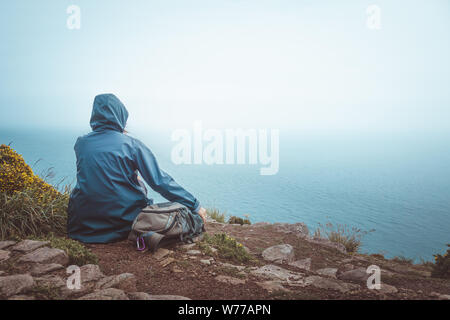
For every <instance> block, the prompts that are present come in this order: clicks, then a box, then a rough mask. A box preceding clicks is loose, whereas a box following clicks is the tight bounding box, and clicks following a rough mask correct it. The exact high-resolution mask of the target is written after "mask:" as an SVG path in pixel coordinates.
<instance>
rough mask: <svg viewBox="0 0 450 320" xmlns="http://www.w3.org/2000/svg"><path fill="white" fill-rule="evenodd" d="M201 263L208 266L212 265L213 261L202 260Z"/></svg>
mask: <svg viewBox="0 0 450 320" xmlns="http://www.w3.org/2000/svg"><path fill="white" fill-rule="evenodd" d="M200 263H203V264H206V265H207V266H209V265H211V260H205V259H203V260H200Z"/></svg>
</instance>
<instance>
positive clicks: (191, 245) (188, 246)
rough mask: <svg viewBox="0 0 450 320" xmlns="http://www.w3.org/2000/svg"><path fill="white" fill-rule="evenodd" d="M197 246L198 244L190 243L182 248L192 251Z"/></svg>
mask: <svg viewBox="0 0 450 320" xmlns="http://www.w3.org/2000/svg"><path fill="white" fill-rule="evenodd" d="M196 245H197V244H195V243H188V244H183V245H181V246H180V248H181V249H184V250H190V249H192V248H194V247H195V246H196Z"/></svg>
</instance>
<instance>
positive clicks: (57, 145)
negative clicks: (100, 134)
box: [0, 129, 450, 262]
mask: <svg viewBox="0 0 450 320" xmlns="http://www.w3.org/2000/svg"><path fill="white" fill-rule="evenodd" d="M87 132H88V131H85V132H83V131H82V130H79V131H77V130H68V131H63V130H58V131H57V130H50V129H45V130H44V129H42V130H38V129H28V130H27V129H0V143H5V144H8V143H10V142H11V146H12V147H13V148H14V149H15V150H16V151H17V152H19V153H20V154H22V155H23V156H24V158H25V160H26V162H27V163H29V164H30V165H32V166H33V169H34V170H35V172H36V173H40V174H43V173H44V172H45V171H46V170H47V169H49V168H51V170H52V171H53V173H54V177H53V178H51V179H50V182H52V183H54V184H57V183H58V182H60V181H61V179H64V180H63V182H62V185H64V184H72V185H74V184H75V181H76V164H75V154H74V151H73V145H74V143H75V141H76V138H77V136H79V135H81V134H84V133H87ZM131 134H132V135H133V136H135V137H137V138H139V139H140V140H142V141H143V142H144V143H146V144H147V145H148V146H149V147H150V149H152V151H153V152H154V153H155V155H156V157H157V159H158V161H159V164H160V166H161V167H162V168H163V169H164V170H166V171H167V172H168V173H170V174H171V175H172V176H173V177H174V178H175V180H176V181H178V182H179V183H180V184H181V185H182V186H184V187H185V188H186V189H187V190H189V191H190V192H191V193H193V194H194V195H195V196H196V197H197V198H198V199H199V200H200V201H201V203H202V205H203V206H205V207H215V208H218V209H219V210H221V211H223V212H226V213H227V214H229V215H236V216H241V217H243V216H244V215H249V217H250V220H251V221H252V222H259V221H267V222H292V223H293V222H304V223H306V224H307V226H308V227H309V229H310V232H311V233H312V232H313V231H314V229H315V228H316V227H317V226H318V223H322V224H325V223H327V222H331V223H333V224H337V223H341V224H346V225H348V226H349V227H353V226H354V227H357V228H360V229H362V230H370V229H375V231H374V232H371V233H369V234H368V235H367V236H365V237H364V238H363V246H362V249H361V251H362V252H365V253H367V252H368V253H382V254H385V255H386V256H387V257H394V256H405V257H408V258H412V259H414V260H415V261H416V262H419V260H420V259H421V258H422V259H425V260H431V259H432V255H433V254H435V253H442V252H444V251H445V249H446V244H447V243H450V237H449V234H450V233H449V231H450V179H449V178H450V148H449V135H448V134H447V135H440V134H437V133H436V134H434V135H431V134H429V135H426V134H414V135H412V134H408V135H406V134H403V135H402V134H398V135H388V134H385V135H377V134H371V135H370V134H367V135H348V136H346V135H341V136H339V135H329V136H317V135H302V134H294V133H292V132H285V131H283V130H280V158H279V161H280V165H279V172H278V173H277V174H276V175H272V176H261V175H260V174H259V169H260V167H261V166H260V165H206V164H202V165H175V164H173V163H172V161H171V158H170V154H171V149H172V147H173V146H174V145H175V142H172V141H171V136H170V132H158V133H151V132H150V131H143V132H131ZM149 197H151V198H154V199H155V201H163V199H162V198H161V197H160V196H159V195H157V194H155V193H154V192H152V191H149Z"/></svg>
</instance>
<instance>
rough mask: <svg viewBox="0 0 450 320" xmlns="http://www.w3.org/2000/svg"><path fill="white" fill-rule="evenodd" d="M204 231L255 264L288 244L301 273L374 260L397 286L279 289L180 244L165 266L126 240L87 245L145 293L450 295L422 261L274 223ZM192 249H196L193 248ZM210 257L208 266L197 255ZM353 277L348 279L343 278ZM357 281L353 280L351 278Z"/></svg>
mask: <svg viewBox="0 0 450 320" xmlns="http://www.w3.org/2000/svg"><path fill="white" fill-rule="evenodd" d="M206 229H207V233H208V234H214V233H221V232H225V233H227V234H228V235H230V236H232V237H234V238H236V240H238V241H239V242H241V243H242V244H243V245H244V246H245V247H247V248H248V249H249V251H250V253H251V254H252V255H254V257H255V258H256V262H252V263H251V264H250V265H246V267H247V268H246V269H245V270H248V268H249V267H258V266H262V265H265V264H273V263H269V262H265V261H264V260H263V258H262V256H261V253H262V251H263V250H264V249H266V248H268V247H270V246H273V245H277V244H290V245H292V246H293V247H294V251H295V259H296V260H299V259H304V258H311V268H310V270H309V271H305V270H302V271H301V272H302V273H304V274H305V276H309V275H317V273H316V272H315V271H314V270H317V269H321V268H326V267H327V268H337V269H338V270H339V271H338V275H339V274H340V273H341V272H343V271H345V270H347V269H348V268H361V267H364V268H367V267H368V266H369V265H372V264H375V265H378V266H380V268H381V269H382V270H386V271H387V273H386V274H384V273H382V279H381V280H382V283H386V284H389V285H391V286H395V287H396V289H397V292H396V293H388V294H380V293H379V292H377V291H376V290H369V289H367V287H366V286H364V285H361V283H359V284H360V285H361V286H360V289H359V290H352V291H350V292H345V293H342V292H341V291H339V290H334V289H330V288H317V287H314V286H306V287H298V286H290V285H289V284H287V285H286V284H284V285H283V287H282V288H283V290H278V289H273V290H267V289H264V288H263V287H262V286H261V285H260V284H261V282H263V281H264V280H262V279H261V278H260V277H257V276H255V275H254V274H252V273H251V272H245V271H244V272H237V271H236V269H233V268H224V267H223V265H221V263H231V264H233V265H237V264H238V263H235V262H233V261H227V260H225V259H221V258H220V257H218V256H216V255H214V256H213V259H214V260H212V259H211V257H208V256H206V255H189V254H186V249H185V248H184V247H182V246H180V245H175V246H171V247H169V248H168V249H169V250H170V253H169V254H168V255H167V257H170V258H173V260H172V259H170V261H172V262H171V263H169V264H168V265H165V266H163V265H164V263H163V261H166V262H168V260H165V259H167V257H165V258H164V259H162V260H161V259H160V260H158V259H157V257H156V256H155V255H154V254H151V253H150V252H145V251H144V252H139V251H137V250H136V249H135V247H134V246H133V243H131V242H129V241H123V242H118V243H114V244H106V245H102V244H93V245H88V247H89V248H90V249H91V250H92V251H93V252H94V253H95V254H96V255H97V256H98V257H99V265H100V268H101V270H102V271H103V272H104V273H105V274H106V275H113V274H118V273H126V272H129V273H133V274H134V275H135V276H136V277H137V279H138V281H137V289H138V291H142V292H146V293H149V294H155V295H158V294H164V295H166V294H170V295H180V296H185V297H189V298H191V299H238V300H251V299H436V298H437V297H438V294H440V295H448V294H450V280H443V279H435V278H431V277H430V269H429V268H428V267H427V266H425V265H411V264H409V263H397V262H393V261H392V260H386V259H384V258H383V257H381V256H379V255H372V256H369V255H360V254H356V255H350V254H346V253H342V252H340V251H338V250H336V249H334V248H330V247H327V246H323V245H320V244H316V243H311V242H310V241H307V240H305V239H303V238H301V237H298V235H296V234H295V233H293V232H283V231H280V230H278V229H277V228H275V227H274V225H263V226H252V225H250V226H248V225H247V226H245V225H244V226H240V225H228V224H219V223H208V224H207V227H206ZM192 249H198V248H196V247H193V248H192ZM205 259H211V260H210V261H211V262H212V263H211V264H210V265H207V264H204V263H202V262H200V260H205ZM279 266H281V267H282V268H284V269H288V270H292V271H294V272H298V271H299V270H298V269H296V268H295V267H292V266H289V265H287V264H279ZM219 275H224V276H228V277H232V279H239V280H240V281H236V283H228V282H221V281H218V280H217V277H218V276H219ZM347 282H350V283H351V282H352V281H347ZM355 283H356V282H355Z"/></svg>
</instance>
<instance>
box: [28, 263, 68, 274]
mask: <svg viewBox="0 0 450 320" xmlns="http://www.w3.org/2000/svg"><path fill="white" fill-rule="evenodd" d="M63 268H64V267H63V266H62V265H60V264H58V263H49V264H41V263H38V264H36V265H34V266H33V268H32V269H31V275H33V276H40V275H43V274H46V273H50V272H53V271H56V270H60V269H63Z"/></svg>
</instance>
